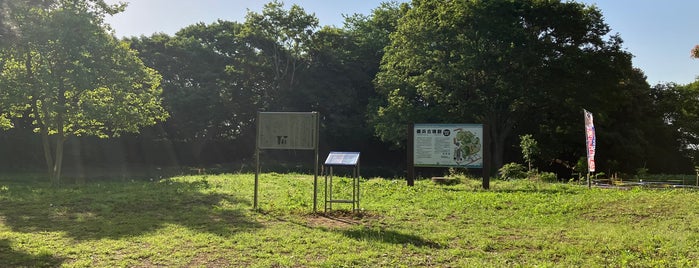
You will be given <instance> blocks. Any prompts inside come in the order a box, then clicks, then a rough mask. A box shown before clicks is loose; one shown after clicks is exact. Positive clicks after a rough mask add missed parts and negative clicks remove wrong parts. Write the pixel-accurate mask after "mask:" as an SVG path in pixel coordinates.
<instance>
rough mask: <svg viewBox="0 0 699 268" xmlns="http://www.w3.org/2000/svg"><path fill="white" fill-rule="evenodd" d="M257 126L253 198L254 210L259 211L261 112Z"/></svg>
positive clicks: (258, 114)
mask: <svg viewBox="0 0 699 268" xmlns="http://www.w3.org/2000/svg"><path fill="white" fill-rule="evenodd" d="M255 124H256V125H257V132H255V195H254V197H253V202H252V208H253V209H257V192H258V190H259V186H260V183H259V181H260V180H259V177H260V138H259V137H258V135H260V112H259V111H258V112H257V120H256V121H255Z"/></svg>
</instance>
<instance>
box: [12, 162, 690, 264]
mask: <svg viewBox="0 0 699 268" xmlns="http://www.w3.org/2000/svg"><path fill="white" fill-rule="evenodd" d="M253 178H254V175H253V174H224V175H201V176H183V177H175V178H170V179H163V180H156V181H132V182H91V183H88V184H86V185H67V186H63V187H61V188H52V187H51V186H50V185H48V184H44V183H38V182H35V181H33V182H23V181H22V180H21V179H5V180H0V267H17V266H20V267H24V266H28V267H42V266H45V267H56V266H65V267H248V266H258V267H306V266H321V267H343V266H344V267H368V266H369V267H370V266H381V267H401V266H403V267H416V266H441V267H443V266H450V267H479V266H483V267H502V266H524V267H531V266H560V267H570V266H578V267H599V266H613V267H619V266H622V267H623V266H629V267H631V266H633V267H637V266H642V267H643V266H663V267H666V266H671V267H696V266H698V265H699V252H698V251H697V250H696V249H697V248H699V192H697V191H694V190H682V189H678V190H650V189H633V190H616V189H587V188H586V187H584V186H579V185H570V184H545V183H537V182H530V181H517V182H503V181H492V182H491V190H488V191H485V190H482V189H480V181H477V180H466V179H464V182H463V183H460V184H457V185H451V186H442V185H435V184H433V183H432V182H431V181H427V180H425V181H417V182H416V185H415V187H408V186H406V185H405V183H404V181H395V180H386V179H370V180H363V181H362V183H361V187H362V200H361V206H362V211H361V212H359V213H356V214H353V213H350V212H349V211H348V210H347V208H348V206H347V205H345V206H343V205H340V204H335V205H334V207H335V208H336V209H341V210H336V211H333V212H331V213H328V214H323V213H318V214H314V213H312V207H313V202H312V185H313V178H312V176H309V175H300V174H276V173H269V174H263V175H262V176H261V179H260V208H261V209H260V211H253V210H252V209H251V208H252V197H253ZM321 181H322V179H321ZM321 186H322V184H321ZM348 187H349V181H343V180H340V181H339V182H336V184H335V189H336V190H338V191H339V192H338V193H336V194H335V195H336V196H338V195H339V196H341V195H342V194H346V193H349V189H348ZM319 192H320V197H321V200H322V192H323V191H322V188H321V191H319ZM318 208H319V210H320V212H322V210H323V209H322V208H323V204H322V202H320V203H319V205H318Z"/></svg>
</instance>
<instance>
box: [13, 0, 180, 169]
mask: <svg viewBox="0 0 699 268" xmlns="http://www.w3.org/2000/svg"><path fill="white" fill-rule="evenodd" d="M26 7H27V8H24V9H22V8H17V9H13V10H10V12H12V14H13V15H15V16H14V17H13V18H15V19H16V24H14V25H17V32H18V33H19V34H18V38H17V40H16V41H15V42H13V43H12V44H10V45H9V46H8V47H6V48H4V49H3V56H4V58H3V60H4V66H2V67H3V68H2V81H0V83H2V86H3V89H7V91H8V92H9V93H8V94H7V96H6V97H5V98H4V99H3V101H4V102H5V105H6V106H11V107H12V108H11V109H10V111H11V113H10V114H9V116H11V117H21V116H29V117H31V118H32V119H33V124H34V126H35V127H36V131H37V132H39V133H40V134H41V136H42V140H43V144H44V156H45V159H46V164H47V166H48V168H49V170H51V178H52V181H53V182H54V183H58V182H59V180H60V174H61V166H62V161H63V143H64V141H65V139H66V137H67V136H69V135H78V136H80V135H95V136H99V137H109V136H118V135H120V134H121V133H125V132H138V131H139V128H140V127H142V126H147V125H152V124H155V123H156V122H157V121H159V120H164V119H165V118H166V117H167V113H166V112H165V110H164V109H163V108H162V107H161V105H160V93H161V89H160V80H161V77H160V75H159V74H158V73H157V72H156V71H154V70H153V69H150V68H147V67H145V66H144V65H143V63H142V62H141V60H140V59H139V58H138V57H137V55H136V52H135V51H133V50H131V49H129V47H128V45H127V44H126V43H122V42H119V41H118V40H117V39H116V38H115V37H114V36H112V35H111V34H110V33H109V32H108V29H107V27H106V26H105V25H104V24H103V18H104V16H106V15H109V14H114V13H116V12H119V11H121V10H122V9H123V5H113V6H110V5H107V4H105V3H104V1H100V0H73V1H60V2H56V3H54V4H52V5H49V6H43V5H28V6H26ZM50 136H51V137H52V138H53V139H50ZM51 140H52V141H53V143H54V144H53V145H51ZM52 152H53V153H52Z"/></svg>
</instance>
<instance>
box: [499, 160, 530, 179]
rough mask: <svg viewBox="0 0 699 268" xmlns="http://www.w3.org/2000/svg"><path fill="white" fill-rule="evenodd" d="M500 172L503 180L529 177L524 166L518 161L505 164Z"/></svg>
mask: <svg viewBox="0 0 699 268" xmlns="http://www.w3.org/2000/svg"><path fill="white" fill-rule="evenodd" d="M498 172H499V173H500V179H501V180H521V179H526V178H527V172H525V168H524V166H522V165H520V164H517V163H508V164H505V165H503V166H502V167H501V168H500V169H499V170H498Z"/></svg>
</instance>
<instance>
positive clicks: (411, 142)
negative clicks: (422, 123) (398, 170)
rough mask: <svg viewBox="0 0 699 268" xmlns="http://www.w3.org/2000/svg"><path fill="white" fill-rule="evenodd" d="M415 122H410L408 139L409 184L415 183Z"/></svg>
mask: <svg viewBox="0 0 699 268" xmlns="http://www.w3.org/2000/svg"><path fill="white" fill-rule="evenodd" d="M414 131H415V124H414V123H410V124H408V141H407V143H408V144H407V147H408V149H407V151H408V167H407V168H408V170H407V174H406V175H407V178H406V180H407V181H408V186H414V185H415V141H414V140H415V133H414Z"/></svg>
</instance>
